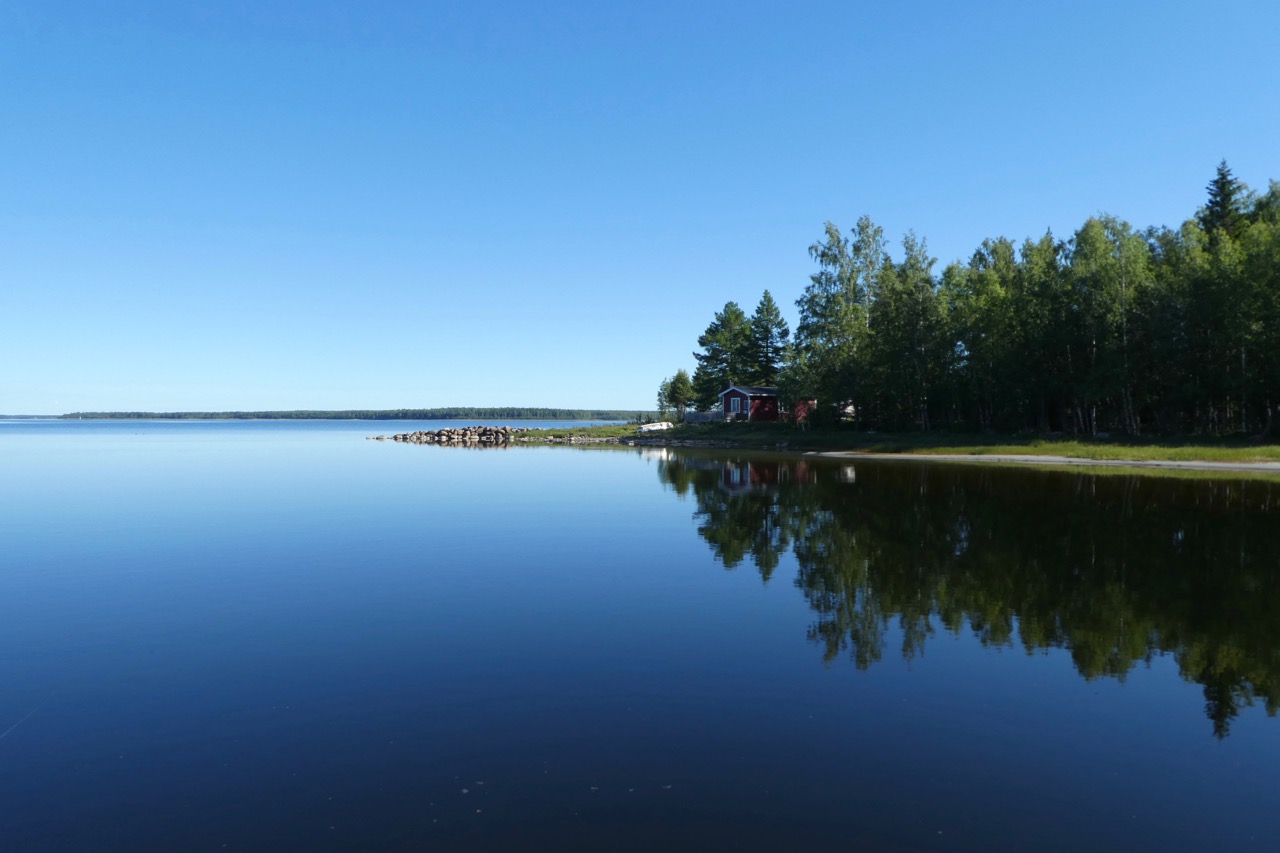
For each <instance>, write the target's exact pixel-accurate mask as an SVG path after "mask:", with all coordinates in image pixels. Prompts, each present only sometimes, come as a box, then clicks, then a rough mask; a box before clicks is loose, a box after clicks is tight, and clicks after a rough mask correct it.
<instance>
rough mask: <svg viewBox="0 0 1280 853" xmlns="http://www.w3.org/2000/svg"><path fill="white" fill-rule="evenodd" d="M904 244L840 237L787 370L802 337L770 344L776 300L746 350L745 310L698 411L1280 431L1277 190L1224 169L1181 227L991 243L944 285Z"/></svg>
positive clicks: (718, 350)
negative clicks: (736, 393) (751, 400)
mask: <svg viewBox="0 0 1280 853" xmlns="http://www.w3.org/2000/svg"><path fill="white" fill-rule="evenodd" d="M885 246H886V244H885V239H884V232H883V230H882V229H881V228H880V227H878V226H877V225H875V224H874V223H873V222H872V221H871V219H870V218H868V217H866V216H863V217H861V218H860V219H859V220H858V221H857V223H856V225H855V227H854V229H853V230H852V231H851V232H849V233H848V234H844V233H842V232H841V231H840V229H839V228H837V227H836V226H835V225H834V224H833V223H830V222H828V223H826V226H825V229H824V233H823V237H822V239H821V240H819V241H817V242H815V243H813V244H812V245H811V246H810V247H809V254H810V256H811V257H812V258H813V260H814V262H815V263H816V264H817V270H816V271H815V272H814V273H813V274H811V275H810V277H809V283H808V286H807V287H806V288H805V289H804V292H803V293H802V294H801V296H800V298H799V299H798V300H797V301H796V307H797V308H798V310H799V322H798V324H797V326H796V334H795V340H794V342H793V343H792V345H791V346H790V347H786V348H785V352H786V357H785V361H784V363H782V364H781V365H779V366H777V367H776V368H775V364H777V362H775V361H773V360H772V359H773V358H774V354H775V353H776V352H778V351H779V350H782V349H783V347H782V346H781V342H782V341H785V337H786V336H785V334H779V335H778V336H777V338H776V340H777V342H778V343H777V344H771V345H769V346H767V347H766V346H764V345H762V344H761V343H759V342H758V341H760V340H763V336H764V334H765V332H764V330H765V329H766V328H767V327H769V326H773V327H774V328H775V329H779V330H784V329H785V324H782V323H781V317H780V315H777V314H775V310H774V309H776V305H773V300H772V296H771V295H770V294H769V293H766V294H765V299H762V300H761V304H760V307H758V308H757V309H756V314H755V315H754V316H753V318H752V321H751V322H750V323H749V324H748V325H749V327H750V334H749V335H748V338H749V341H751V342H754V343H752V344H751V346H749V347H748V349H747V352H746V354H745V355H744V354H743V351H742V350H741V349H740V348H739V344H740V342H741V340H742V336H741V334H740V329H741V325H742V321H743V318H742V316H741V311H740V310H737V306H736V305H734V304H733V303H730V304H729V305H728V306H726V310H725V311H723V312H721V313H720V314H717V315H716V322H715V323H713V324H712V326H711V327H709V328H708V330H707V334H706V335H704V336H703V337H702V338H700V339H699V344H700V345H702V346H703V347H704V353H703V354H701V355H700V356H699V371H698V372H697V373H696V374H695V375H694V388H695V393H696V396H697V398H698V402H699V405H700V406H701V407H703V408H706V407H709V406H710V405H713V404H714V403H715V402H716V396H715V395H716V394H718V393H719V392H720V391H722V390H724V388H725V387H726V386H727V385H729V384H730V382H731V381H738V382H744V383H753V384H777V385H778V387H779V393H780V395H781V396H782V400H783V403H784V405H786V404H788V403H790V402H792V401H794V400H797V399H801V398H816V399H817V400H818V401H819V405H820V409H819V413H820V416H819V418H818V420H819V421H821V420H824V419H825V420H827V421H828V422H832V421H839V420H851V421H853V423H854V424H855V425H857V426H860V427H868V428H876V429H899V430H900V429H912V428H919V429H924V430H928V429H931V428H935V427H943V428H950V429H968V430H1000V431H1003V432H1016V431H1023V430H1035V431H1039V432H1047V433H1055V432H1061V433H1067V434H1071V435H1073V436H1099V435H1108V434H1123V435H1127V436H1137V435H1141V434H1144V433H1155V434H1164V435H1169V434H1197V435H1226V434H1232V433H1235V434H1245V435H1253V434H1258V433H1261V434H1264V435H1270V434H1275V433H1276V432H1277V431H1280V280H1278V276H1280V257H1278V254H1277V253H1278V251H1280V249H1278V247H1280V185H1278V184H1276V183H1275V182H1272V183H1271V185H1270V187H1269V189H1268V191H1267V192H1266V193H1264V194H1262V195H1260V196H1259V195H1255V194H1253V193H1251V192H1250V191H1249V189H1248V188H1247V187H1245V186H1244V185H1243V184H1242V183H1240V182H1239V181H1238V180H1236V179H1235V178H1234V177H1233V176H1232V174H1231V171H1230V169H1229V168H1228V167H1227V165H1226V163H1225V162H1224V163H1222V164H1221V165H1219V167H1218V170H1217V174H1216V176H1215V178H1214V179H1213V181H1212V182H1211V183H1210V184H1209V198H1208V202H1207V203H1206V205H1205V207H1204V208H1203V209H1201V211H1199V213H1198V214H1197V216H1196V217H1195V218H1193V219H1190V220H1188V221H1186V222H1184V223H1183V224H1182V225H1181V227H1179V228H1178V229H1176V230H1173V229H1149V230H1147V231H1145V232H1139V231H1137V230H1135V229H1134V228H1133V227H1132V226H1131V225H1130V224H1129V223H1127V222H1124V221H1123V220H1120V219H1118V218H1116V217H1113V216H1107V215H1101V216H1097V217H1091V218H1089V219H1088V220H1086V221H1085V222H1084V224H1083V225H1081V226H1080V228H1079V229H1077V230H1076V231H1075V233H1074V234H1073V235H1072V236H1071V238H1070V239H1069V240H1066V241H1059V240H1056V239H1055V238H1054V237H1053V235H1052V234H1048V233H1046V234H1045V235H1044V236H1043V237H1041V238H1040V239H1038V240H1025V241H1024V242H1023V243H1022V244H1021V246H1020V247H1019V246H1018V245H1016V244H1015V243H1014V242H1013V241H1012V240H1009V239H1007V238H1004V237H999V238H994V239H988V240H984V241H983V242H982V245H981V246H979V247H978V249H977V251H975V252H974V253H973V255H972V257H971V258H970V259H969V261H968V262H967V263H953V264H950V265H949V266H947V267H946V268H945V269H943V270H942V272H941V274H940V275H936V274H935V272H934V264H935V261H934V259H933V258H931V257H929V255H928V251H927V248H926V245H925V242H924V240H921V239H917V238H916V237H915V235H914V234H911V233H908V235H907V237H906V239H905V240H904V241H903V245H902V256H901V260H895V259H893V258H891V257H890V255H889V253H888V252H887V251H886V247H885ZM730 306H732V308H733V309H734V310H733V312H730V311H729V308H730ZM775 316H776V320H774V319H766V318H773V317H775ZM765 350H767V351H768V355H767V356H765V357H761V356H760V353H761V352H763V351H765ZM770 377H773V378H772V379H771V378H770Z"/></svg>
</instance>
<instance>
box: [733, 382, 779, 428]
mask: <svg viewBox="0 0 1280 853" xmlns="http://www.w3.org/2000/svg"><path fill="white" fill-rule="evenodd" d="M720 409H721V411H723V412H724V419H725V420H726V421H776V420H778V417H779V414H778V389H777V388H770V387H767V386H762V385H730V386H729V387H728V388H726V389H725V390H724V391H721V392H720Z"/></svg>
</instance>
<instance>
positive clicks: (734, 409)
mask: <svg viewBox="0 0 1280 853" xmlns="http://www.w3.org/2000/svg"><path fill="white" fill-rule="evenodd" d="M741 411H742V400H741V399H739V398H738V397H730V398H729V413H730V414H734V415H736V414H737V413H738V412H741Z"/></svg>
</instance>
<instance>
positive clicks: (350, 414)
mask: <svg viewBox="0 0 1280 853" xmlns="http://www.w3.org/2000/svg"><path fill="white" fill-rule="evenodd" d="M642 414H645V413H644V412H641V411H639V410H632V409H541V408H532V407H528V406H507V407H499V408H491V409H478V408H470V407H466V406H455V407H450V408H442V409H344V410H341V411H317V410H311V409H296V410H293V411H287V412H71V413H70V414H66V415H59V416H58V417H59V418H60V419H62V420H83V419H92V420H127V421H136V420H148V421H151V420H165V421H212V420H240V421H319V420H327V421H337V420H342V421H352V420H358V421H453V420H467V419H476V418H487V419H494V418H502V419H505V420H540V421H629V420H633V419H635V418H637V417H639V416H640V415H642Z"/></svg>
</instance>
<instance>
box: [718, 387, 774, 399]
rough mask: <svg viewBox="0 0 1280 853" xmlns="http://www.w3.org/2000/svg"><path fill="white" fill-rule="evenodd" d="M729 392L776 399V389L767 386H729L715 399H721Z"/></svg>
mask: <svg viewBox="0 0 1280 853" xmlns="http://www.w3.org/2000/svg"><path fill="white" fill-rule="evenodd" d="M730 391H740V392H742V393H743V394H746V395H747V396H748V397H776V396H778V389H777V388H774V387H771V386H769V385H730V386H729V387H728V388H726V389H724V390H723V391H721V392H720V393H719V394H717V395H716V396H717V397H723V396H724V395H725V394H728V393H729V392H730Z"/></svg>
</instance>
